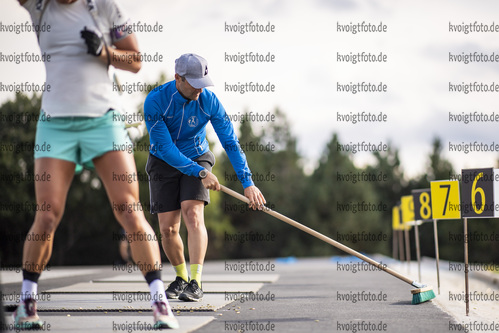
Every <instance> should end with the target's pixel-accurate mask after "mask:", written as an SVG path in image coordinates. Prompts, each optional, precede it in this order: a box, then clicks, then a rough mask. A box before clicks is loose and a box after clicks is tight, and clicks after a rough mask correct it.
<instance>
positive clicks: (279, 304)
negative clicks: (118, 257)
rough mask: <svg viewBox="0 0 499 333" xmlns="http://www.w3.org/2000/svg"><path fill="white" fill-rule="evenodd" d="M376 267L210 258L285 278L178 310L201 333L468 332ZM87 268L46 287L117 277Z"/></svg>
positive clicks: (351, 262)
mask: <svg viewBox="0 0 499 333" xmlns="http://www.w3.org/2000/svg"><path fill="white" fill-rule="evenodd" d="M255 262H258V263H263V264H267V263H269V262H270V263H272V264H275V267H273V269H267V270H266V271H258V272H257V271H251V266H252V264H254V263H255ZM227 264H238V265H239V266H240V267H243V265H249V266H247V267H246V268H248V267H249V268H250V271H245V272H244V273H241V272H240V270H239V271H238V272H235V271H234V270H232V269H231V270H230V272H229V271H228V266H227ZM389 266H390V265H389ZM253 267H254V266H253ZM368 267H369V268H368ZM370 267H371V266H368V265H360V266H359V263H358V261H357V260H355V258H350V257H342V258H320V259H298V260H293V259H288V260H272V259H252V260H240V261H230V262H223V261H222V262H208V263H206V264H205V267H204V270H203V273H204V274H205V275H207V274H223V273H227V274H228V273H230V274H234V273H238V274H241V275H242V277H243V280H244V276H249V275H250V274H253V273H258V274H262V273H263V274H265V273H268V274H278V275H279V278H278V279H277V281H275V282H273V283H265V284H264V285H263V287H262V288H261V289H260V290H258V291H257V292H256V293H255V294H239V297H238V300H236V301H232V302H229V303H228V304H227V305H225V306H223V307H221V308H219V309H218V310H217V311H216V312H215V311H211V312H206V311H193V312H180V313H178V314H177V313H176V315H177V316H178V318H179V320H182V321H184V322H185V320H186V319H188V318H191V319H194V318H193V317H206V316H210V317H212V318H213V319H212V320H209V321H206V322H207V323H205V324H204V326H202V327H201V328H199V329H197V330H195V332H217V333H219V332H353V333H356V332H447V331H464V328H463V327H459V326H456V323H457V322H456V321H455V320H454V319H453V318H452V317H451V316H450V315H448V314H447V313H445V312H443V311H442V310H440V309H439V308H438V307H437V306H436V305H435V304H433V302H426V303H423V304H419V305H412V304H411V300H412V295H411V292H410V290H411V289H412V287H411V286H410V285H408V284H406V283H405V282H402V281H400V280H398V279H396V278H395V277H392V276H391V275H389V274H387V273H385V272H381V271H376V270H374V271H373V270H371V269H370ZM84 268H85V269H89V268H91V269H97V272H94V273H93V274H86V275H78V274H77V272H78V270H81V269H82V268H75V274H76V276H66V277H63V278H51V279H46V280H41V281H40V286H39V291H40V292H42V291H45V290H50V289H53V288H60V287H64V286H70V285H72V284H76V283H80V282H89V281H91V280H94V279H99V278H107V277H111V276H116V275H118V274H117V272H115V271H112V270H111V269H110V268H109V267H107V266H104V267H103V266H100V267H84ZM166 269H168V268H166ZM87 272H88V271H87ZM401 273H403V274H404V272H401ZM122 274H123V273H122ZM20 278H21V277H20V274H19V279H20ZM19 288H20V282H19V283H8V284H3V285H2V289H3V293H4V294H9V293H18V292H19ZM110 288H111V289H112V287H111V286H110ZM234 296H238V295H234V294H232V295H230V294H229V296H228V297H234ZM206 297H207V298H208V297H209V294H207V295H206ZM125 304H126V303H125ZM11 308H12V307H11ZM11 308H10V309H9V308H8V309H7V310H11ZM6 314H7V315H10V314H11V313H10V312H7V313H6ZM70 315H71V316H73V317H75V316H89V315H91V316H93V317H92V318H94V319H93V320H92V322H89V328H90V327H91V326H92V325H93V324H95V323H97V322H99V318H100V320H104V319H106V320H109V317H113V318H118V317H121V316H132V315H133V316H141V318H142V317H143V318H144V320H146V321H151V322H152V318H151V312H144V313H138V312H123V313H120V312H109V313H103V312H72V313H71V314H70ZM40 316H41V317H42V319H43V320H45V321H46V322H53V323H57V322H60V321H65V320H67V319H66V318H65V317H66V314H65V313H64V312H40ZM122 319H123V318H122ZM199 319H201V318H199ZM182 321H181V323H182ZM460 328H461V329H460ZM109 331H110V332H113V329H112V327H109ZM115 331H116V330H115ZM137 331H138V330H137Z"/></svg>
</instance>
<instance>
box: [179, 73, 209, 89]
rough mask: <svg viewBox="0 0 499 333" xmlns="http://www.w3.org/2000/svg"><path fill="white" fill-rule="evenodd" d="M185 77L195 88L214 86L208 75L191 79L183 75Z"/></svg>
mask: <svg viewBox="0 0 499 333" xmlns="http://www.w3.org/2000/svg"><path fill="white" fill-rule="evenodd" d="M185 79H186V80H187V82H189V84H190V85H191V86H192V87H193V88H196V89H201V88H205V87H210V86H214V84H213V82H212V81H211V79H210V78H209V77H208V76H205V77H202V78H200V79H193V78H188V77H185Z"/></svg>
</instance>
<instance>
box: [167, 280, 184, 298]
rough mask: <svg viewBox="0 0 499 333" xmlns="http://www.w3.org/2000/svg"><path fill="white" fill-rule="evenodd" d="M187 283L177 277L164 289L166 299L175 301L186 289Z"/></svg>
mask: <svg viewBox="0 0 499 333" xmlns="http://www.w3.org/2000/svg"><path fill="white" fill-rule="evenodd" d="M187 285H188V283H187V281H185V280H184V279H182V278H181V277H180V276H177V278H176V279H175V281H173V282H172V283H170V285H169V286H168V288H166V290H165V293H166V298H168V299H177V298H178V296H179V295H180V294H181V293H182V292H183V291H184V289H185V288H187Z"/></svg>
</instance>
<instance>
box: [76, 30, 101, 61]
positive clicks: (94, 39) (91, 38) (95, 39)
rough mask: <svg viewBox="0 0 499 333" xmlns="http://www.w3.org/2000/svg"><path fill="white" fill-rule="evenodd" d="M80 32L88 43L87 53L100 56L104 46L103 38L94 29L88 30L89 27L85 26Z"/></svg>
mask: <svg viewBox="0 0 499 333" xmlns="http://www.w3.org/2000/svg"><path fill="white" fill-rule="evenodd" d="M80 34H81V38H83V39H84V40H85V44H87V53H88V54H91V55H94V56H96V57H98V56H100V55H101V53H102V48H103V47H104V42H103V41H102V38H101V37H100V36H99V35H97V34H96V33H95V32H94V31H92V30H88V29H87V27H84V28H83V30H82V31H80Z"/></svg>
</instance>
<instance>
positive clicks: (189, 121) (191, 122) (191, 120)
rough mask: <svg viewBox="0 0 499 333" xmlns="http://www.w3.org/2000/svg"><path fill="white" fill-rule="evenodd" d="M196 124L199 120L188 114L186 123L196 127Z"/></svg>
mask: <svg viewBox="0 0 499 333" xmlns="http://www.w3.org/2000/svg"><path fill="white" fill-rule="evenodd" d="M198 124H199V120H198V117H196V116H190V117H189V119H187V125H189V127H196V126H197V125H198Z"/></svg>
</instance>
